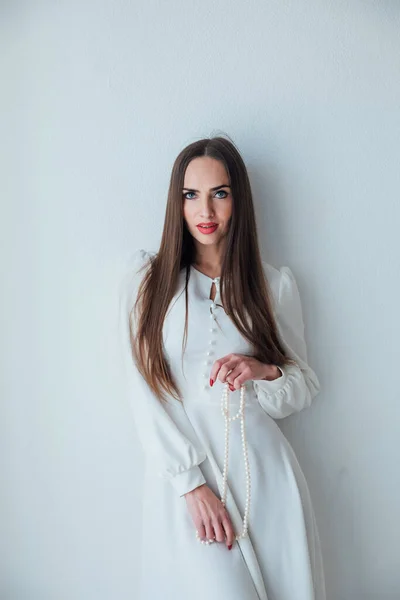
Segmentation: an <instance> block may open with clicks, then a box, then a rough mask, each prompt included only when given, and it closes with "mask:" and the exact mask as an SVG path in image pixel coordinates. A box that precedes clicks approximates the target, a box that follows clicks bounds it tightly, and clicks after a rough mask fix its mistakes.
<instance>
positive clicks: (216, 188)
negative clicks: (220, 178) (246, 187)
mask: <svg viewBox="0 0 400 600" xmlns="http://www.w3.org/2000/svg"><path fill="white" fill-rule="evenodd" d="M223 187H228V188H230V187H231V186H230V185H228V184H226V183H223V184H222V185H216V186H215V187H213V188H210V192H215V190H219V188H223ZM182 190H187V191H188V192H198V191H199V190H193V189H192V188H186V187H184V188H182Z"/></svg>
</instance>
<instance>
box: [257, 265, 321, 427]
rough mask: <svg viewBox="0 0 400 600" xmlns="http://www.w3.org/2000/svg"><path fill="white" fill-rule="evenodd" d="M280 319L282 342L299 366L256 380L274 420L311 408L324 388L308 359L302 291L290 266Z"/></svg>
mask: <svg viewBox="0 0 400 600" xmlns="http://www.w3.org/2000/svg"><path fill="white" fill-rule="evenodd" d="M279 271H280V278H279V284H278V285H279V289H278V294H277V302H276V320H277V325H278V330H279V333H280V336H281V339H282V343H283V345H284V347H285V349H286V350H287V354H288V356H289V357H290V358H292V359H294V360H295V361H296V365H288V366H284V367H283V368H282V369H281V371H282V373H283V374H282V375H281V377H278V378H277V379H275V380H273V381H268V380H263V379H254V380H253V386H254V389H255V391H256V393H257V398H258V401H259V402H260V404H261V406H262V407H263V408H264V410H265V411H266V412H267V413H268V414H269V415H270V416H271V417H273V418H274V419H282V418H284V417H287V416H289V415H290V414H292V413H294V412H299V411H300V410H302V409H303V408H308V407H309V406H310V405H311V402H312V400H313V399H314V397H315V396H316V395H317V394H318V392H319V390H320V384H319V381H318V378H317V376H316V374H315V373H314V371H313V370H312V369H311V367H310V366H309V365H308V362H307V360H308V359H307V348H306V342H305V339H304V322H303V314H302V306H301V301H300V295H299V290H298V287H297V284H296V280H295V278H294V275H293V273H292V271H291V270H290V268H289V267H281V269H280V270H279Z"/></svg>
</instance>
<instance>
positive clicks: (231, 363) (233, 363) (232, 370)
mask: <svg viewBox="0 0 400 600" xmlns="http://www.w3.org/2000/svg"><path fill="white" fill-rule="evenodd" d="M239 373H240V369H238V359H237V358H232V359H230V360H227V361H226V362H225V363H224V364H223V366H222V367H221V368H220V370H219V371H218V375H217V378H218V379H219V380H220V381H222V383H225V382H226V381H227V379H229V382H232V381H233V379H234V378H235V377H237V376H238V375H239Z"/></svg>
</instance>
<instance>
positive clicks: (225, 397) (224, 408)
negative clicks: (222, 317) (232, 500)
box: [196, 373, 251, 545]
mask: <svg viewBox="0 0 400 600" xmlns="http://www.w3.org/2000/svg"><path fill="white" fill-rule="evenodd" d="M228 374H229V373H228ZM244 402H245V386H244V385H242V386H241V388H240V405H239V410H238V412H237V413H236V415H234V416H232V417H231V416H230V415H229V384H228V382H226V383H225V387H224V389H223V392H222V397H221V412H222V414H223V416H224V419H225V454H224V469H223V474H222V492H221V502H222V504H223V505H224V506H225V505H226V492H227V480H228V462H229V460H228V459H229V432H230V423H231V421H236V419H239V418H240V426H241V433H242V448H243V458H244V465H245V472H246V505H245V510H244V516H243V529H242V532H241V533H240V534H238V535H236V536H235V539H236V540H240V539H242V538H244V537H246V536H247V529H248V523H249V512H250V490H251V482H250V466H249V457H248V452H247V441H246V432H245V427H244V406H245V403H244ZM196 538H197V539H198V541H199V542H201V543H202V544H206V545H208V544H212V543H214V542H215V538H214V539H211V540H202V539H200V536H199V532H198V531H197V530H196Z"/></svg>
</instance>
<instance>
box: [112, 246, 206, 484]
mask: <svg viewBox="0 0 400 600" xmlns="http://www.w3.org/2000/svg"><path fill="white" fill-rule="evenodd" d="M152 254H154V253H153V252H150V251H146V250H144V249H139V250H136V251H135V252H134V253H133V255H132V256H131V257H130V259H129V260H128V265H127V268H126V272H125V273H124V275H123V278H122V280H121V283H120V288H119V316H118V322H119V328H120V340H121V351H122V357H123V358H122V360H123V364H124V371H125V374H126V383H127V394H128V403H129V406H130V411H131V414H132V415H133V420H134V424H135V430H136V433H137V436H138V439H139V442H140V445H141V447H142V450H143V452H144V455H145V459H146V460H147V461H148V464H149V466H151V468H152V469H153V470H154V473H157V474H158V475H159V476H160V477H162V478H164V479H167V480H169V481H170V482H171V484H172V485H173V486H174V488H175V490H176V492H177V493H178V495H179V496H183V495H184V494H186V493H187V492H190V491H191V490H193V489H195V488H196V487H198V486H200V485H202V484H203V483H206V480H205V478H204V476H203V473H202V471H201V469H200V467H199V464H200V463H201V462H202V461H204V460H205V458H206V453H205V451H204V450H203V448H202V447H201V444H200V442H199V440H198V438H197V435H196V432H195V431H194V428H193V427H192V424H191V423H190V421H189V418H188V417H187V415H186V411H185V409H184V406H183V404H182V403H181V402H179V401H178V400H176V399H175V398H173V397H171V396H168V403H167V404H165V403H161V402H160V400H158V398H157V397H156V395H155V394H154V392H153V391H152V390H151V389H150V387H149V385H148V384H147V382H146V380H145V379H144V377H143V376H142V375H141V373H140V372H139V370H138V369H137V367H136V364H135V362H134V360H133V356H132V352H131V345H130V334H129V315H130V312H131V309H132V307H133V305H134V302H135V300H136V297H137V292H138V289H139V283H140V281H141V279H142V277H143V276H144V273H145V269H143V270H141V271H140V272H139V273H138V269H140V267H141V266H142V265H144V264H147V263H149V259H150V257H151V255H152ZM132 320H133V312H132ZM135 327H136V324H135V323H134V327H133V328H134V330H135Z"/></svg>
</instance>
